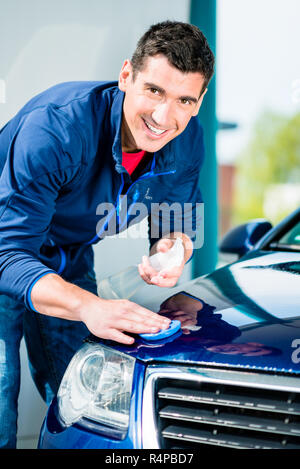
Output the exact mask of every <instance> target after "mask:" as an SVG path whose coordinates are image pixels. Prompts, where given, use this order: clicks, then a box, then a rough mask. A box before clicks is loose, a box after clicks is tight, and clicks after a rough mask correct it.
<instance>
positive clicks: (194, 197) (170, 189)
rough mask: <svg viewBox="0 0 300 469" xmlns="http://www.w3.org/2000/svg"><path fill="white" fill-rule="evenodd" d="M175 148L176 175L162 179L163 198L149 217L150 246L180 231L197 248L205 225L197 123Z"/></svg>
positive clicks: (200, 138)
mask: <svg viewBox="0 0 300 469" xmlns="http://www.w3.org/2000/svg"><path fill="white" fill-rule="evenodd" d="M194 124H196V125H194ZM190 134H192V135H190ZM187 140H188V142H187ZM174 147H175V148H174V151H175V152H176V154H175V157H176V172H175V174H174V175H172V174H171V175H169V176H165V181H164V185H165V187H166V189H167V192H166V196H165V197H164V200H162V201H161V203H160V204H153V205H152V207H151V214H150V216H149V217H148V222H149V240H150V247H152V246H153V244H155V242H157V241H158V239H160V238H161V237H163V236H165V235H167V234H168V233H172V232H181V233H184V234H186V235H188V236H189V237H190V238H191V240H192V241H193V244H194V248H199V247H201V245H202V242H203V226H204V225H203V223H204V220H203V217H204V213H203V212H204V203H203V198H202V194H201V191H200V188H199V174H200V170H201V166H202V164H203V160H204V143H203V130H202V127H201V126H200V124H198V123H195V122H194V123H193V126H192V132H189V133H188V134H187V135H185V136H184V138H183V139H182V140H181V141H178V142H176V145H174Z"/></svg>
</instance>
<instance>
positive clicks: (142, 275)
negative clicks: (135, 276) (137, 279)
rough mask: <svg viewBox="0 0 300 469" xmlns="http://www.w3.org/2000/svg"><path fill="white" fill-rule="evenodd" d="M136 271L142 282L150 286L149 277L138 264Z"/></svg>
mask: <svg viewBox="0 0 300 469" xmlns="http://www.w3.org/2000/svg"><path fill="white" fill-rule="evenodd" d="M138 271H139V274H140V276H141V277H142V279H143V280H144V282H146V283H148V284H151V279H150V276H149V275H147V274H146V273H145V271H144V268H143V266H142V264H139V265H138Z"/></svg>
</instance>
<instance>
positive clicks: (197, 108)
mask: <svg viewBox="0 0 300 469" xmlns="http://www.w3.org/2000/svg"><path fill="white" fill-rule="evenodd" d="M206 93H207V88H205V90H204V91H203V93H202V94H201V96H200V98H199V99H198V102H197V105H196V107H195V110H194V112H193V116H197V114H198V112H199V109H200V107H201V104H202V101H203V98H204V96H205V95H206Z"/></svg>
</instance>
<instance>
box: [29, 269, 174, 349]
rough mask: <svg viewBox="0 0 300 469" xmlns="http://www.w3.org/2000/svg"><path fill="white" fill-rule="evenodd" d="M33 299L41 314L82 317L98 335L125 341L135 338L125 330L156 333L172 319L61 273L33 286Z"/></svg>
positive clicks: (42, 279)
mask: <svg viewBox="0 0 300 469" xmlns="http://www.w3.org/2000/svg"><path fill="white" fill-rule="evenodd" d="M31 301H32V303H33V306H34V308H35V309H36V310H37V311H39V312H40V313H41V314H46V315H48V316H55V317H59V318H62V319H69V320H73V321H82V322H84V323H85V325H86V326H87V328H88V330H89V331H90V332H91V333H92V334H94V335H95V336H97V337H100V338H102V339H110V340H114V341H116V342H120V343H122V344H132V343H133V342H134V338H133V337H131V336H129V335H127V334H125V333H124V332H129V333H132V334H142V333H155V332H158V331H159V330H160V329H166V328H168V327H169V324H170V319H168V318H166V317H163V316H160V315H159V314H157V313H154V312H152V311H150V310H148V309H146V308H143V307H142V306H139V305H138V304H136V303H133V302H131V301H129V300H104V299H103V298H99V297H98V296H96V295H94V294H93V293H90V292H88V291H86V290H83V289H82V288H80V287H78V286H77V285H74V284H71V283H68V282H66V281H65V280H63V279H62V278H61V277H60V276H59V275H57V274H47V275H45V276H44V277H42V278H40V279H39V280H38V281H37V282H36V283H35V284H34V286H33V288H32V292H31Z"/></svg>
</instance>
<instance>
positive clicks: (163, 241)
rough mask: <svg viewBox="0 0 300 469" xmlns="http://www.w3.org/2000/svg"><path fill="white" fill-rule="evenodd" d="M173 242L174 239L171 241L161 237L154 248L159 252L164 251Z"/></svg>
mask: <svg viewBox="0 0 300 469" xmlns="http://www.w3.org/2000/svg"><path fill="white" fill-rule="evenodd" d="M173 244H174V241H172V240H171V239H161V240H160V241H159V242H158V243H157V248H156V250H157V251H160V252H166V251H168V250H169V249H171V248H172V247H173Z"/></svg>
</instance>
